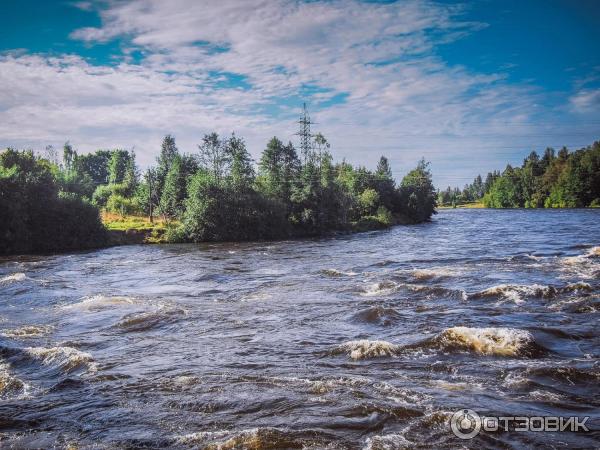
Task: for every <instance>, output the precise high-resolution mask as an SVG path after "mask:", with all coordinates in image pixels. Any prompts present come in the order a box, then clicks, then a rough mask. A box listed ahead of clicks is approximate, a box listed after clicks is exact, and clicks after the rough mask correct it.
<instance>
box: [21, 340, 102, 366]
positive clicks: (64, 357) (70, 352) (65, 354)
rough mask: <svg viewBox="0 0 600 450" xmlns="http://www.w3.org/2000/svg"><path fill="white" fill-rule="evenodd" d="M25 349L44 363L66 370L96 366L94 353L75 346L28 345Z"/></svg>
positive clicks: (28, 353) (29, 354)
mask: <svg viewBox="0 0 600 450" xmlns="http://www.w3.org/2000/svg"><path fill="white" fill-rule="evenodd" d="M23 351H24V352H25V353H26V354H27V355H28V356H30V357H32V358H34V359H37V360H40V361H41V362H42V364H44V365H56V366H58V367H59V368H60V369H61V370H63V371H65V372H71V371H73V370H76V369H80V368H86V369H88V370H93V369H94V368H95V365H94V360H93V358H92V355H90V354H89V353H85V352H82V351H80V350H77V349H75V348H73V347H62V346H59V347H51V348H46V347H27V348H25V349H23Z"/></svg>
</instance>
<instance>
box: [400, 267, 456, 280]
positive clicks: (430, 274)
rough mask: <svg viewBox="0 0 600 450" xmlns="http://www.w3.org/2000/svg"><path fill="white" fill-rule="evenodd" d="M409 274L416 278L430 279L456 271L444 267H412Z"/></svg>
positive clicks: (449, 274) (452, 274) (447, 275)
mask: <svg viewBox="0 0 600 450" xmlns="http://www.w3.org/2000/svg"><path fill="white" fill-rule="evenodd" d="M410 274H411V276H412V277H413V278H414V279H416V280H431V279H433V278H446V277H451V276H455V275H457V272H456V271H453V270H450V269H448V268H445V267H439V268H434V269H414V270H412V271H411V272H410Z"/></svg>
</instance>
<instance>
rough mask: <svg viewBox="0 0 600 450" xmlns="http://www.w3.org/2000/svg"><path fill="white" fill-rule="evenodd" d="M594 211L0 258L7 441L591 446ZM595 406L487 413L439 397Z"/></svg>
mask: <svg viewBox="0 0 600 450" xmlns="http://www.w3.org/2000/svg"><path fill="white" fill-rule="evenodd" d="M599 246H600V211H599V210H595V211H594V210H568V211H567V210H556V211H548V210H539V211H523V210H503V211H493V210H492V211H487V210H445V211H441V212H440V213H439V214H438V215H437V216H435V217H434V219H433V221H432V222H431V223H427V224H422V225H416V226H399V227H396V228H393V229H391V230H388V231H380V232H372V233H363V234H356V235H351V236H343V237H338V238H331V239H319V240H300V241H286V242H274V243H236V244H206V245H161V246H128V247H117V248H111V249H105V250H100V251H94V252H86V253H77V254H68V255H59V256H42V257H18V258H12V259H4V260H2V261H0V447H7V448H11V447H13V448H49V447H57V448H66V447H68V446H71V447H73V448H138V447H149V448H156V447H175V448H189V447H193V448H227V449H229V448H248V449H267V448H268V449H272V448H307V449H308V448H314V449H320V448H332V449H335V448H349V449H363V448H364V449H395V448H414V447H418V446H422V447H423V448H430V447H439V448H446V447H447V448H456V447H457V446H465V447H473V448H481V447H497V448H507V447H509V448H510V447H513V448H523V447H527V446H544V447H546V446H557V447H559V446H560V447H562V446H573V447H580V448H590V447H598V446H600V431H599V430H600V423H599V420H600V324H599V321H598V317H599V312H600V247H599ZM461 408H469V409H472V410H474V411H476V412H478V413H479V414H482V415H487V416H491V415H501V416H547V415H558V416H565V417H566V416H573V415H575V416H578V417H584V416H589V417H591V419H589V421H588V422H587V424H586V425H587V427H588V428H590V430H591V431H590V432H579V433H571V432H562V433H549V432H546V433H539V432H538V433H534V432H528V433H526V432H516V431H510V432H483V431H482V432H481V433H480V434H479V435H478V436H476V437H475V438H474V439H472V440H465V441H462V440H459V439H458V438H457V437H455V436H454V435H453V434H452V432H451V431H450V427H449V425H448V422H449V418H450V417H451V415H452V414H453V413H454V412H455V411H457V410H459V409H461Z"/></svg>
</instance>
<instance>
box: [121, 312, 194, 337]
mask: <svg viewBox="0 0 600 450" xmlns="http://www.w3.org/2000/svg"><path fill="white" fill-rule="evenodd" d="M183 315H185V311H184V310H182V309H165V308H160V309H158V310H156V311H147V312H143V313H134V314H129V315H127V316H125V317H124V318H122V319H121V320H120V321H119V322H118V323H117V324H116V325H115V327H116V328H119V329H121V330H122V331H126V332H139V331H146V330H150V329H152V328H158V327H161V326H164V325H167V324H170V323H173V322H175V321H177V319H179V318H180V317H181V316H183Z"/></svg>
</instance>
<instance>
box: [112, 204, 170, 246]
mask: <svg viewBox="0 0 600 450" xmlns="http://www.w3.org/2000/svg"><path fill="white" fill-rule="evenodd" d="M101 219H102V223H103V224H104V226H105V227H106V229H107V230H108V233H109V245H110V246H115V245H134V244H166V243H167V242H168V241H167V238H166V233H167V230H168V229H169V228H170V227H173V226H176V225H177V224H178V223H177V222H173V221H171V222H167V221H164V220H162V219H159V218H155V219H154V220H153V221H152V222H150V219H149V218H148V217H143V216H133V215H124V216H121V215H119V214H112V213H109V212H102V213H101Z"/></svg>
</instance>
